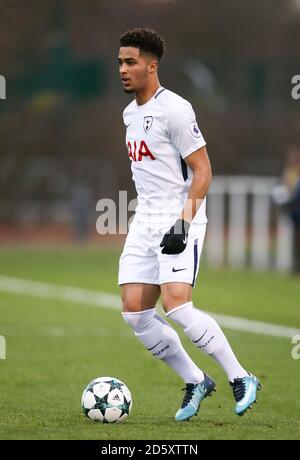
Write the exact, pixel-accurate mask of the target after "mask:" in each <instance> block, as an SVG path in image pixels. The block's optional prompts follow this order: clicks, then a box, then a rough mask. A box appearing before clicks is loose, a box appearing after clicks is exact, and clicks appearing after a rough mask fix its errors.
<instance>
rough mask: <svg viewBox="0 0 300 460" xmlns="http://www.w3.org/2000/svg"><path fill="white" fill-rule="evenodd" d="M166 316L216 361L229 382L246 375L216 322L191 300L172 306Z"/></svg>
mask: <svg viewBox="0 0 300 460" xmlns="http://www.w3.org/2000/svg"><path fill="white" fill-rule="evenodd" d="M167 316H168V317H169V318H171V319H172V320H173V321H175V323H177V324H179V325H180V326H181V327H183V329H184V332H185V333H186V335H187V336H188V337H189V338H190V339H191V340H192V342H193V343H194V344H195V345H196V347H198V348H200V349H201V350H202V351H204V352H205V353H207V354H208V355H210V356H212V357H213V358H214V359H215V360H216V361H217V362H218V364H219V365H220V366H221V367H222V368H223V369H224V371H225V373H226V374H227V377H228V379H229V381H230V382H232V381H233V380H234V379H235V378H240V377H245V376H246V375H248V373H247V371H246V370H245V369H244V368H243V367H242V366H241V365H240V363H239V362H238V360H237V358H236V356H235V355H234V353H233V351H232V349H231V347H230V345H229V343H228V341H227V339H226V337H225V335H224V333H223V332H222V330H221V328H220V327H219V325H218V323H217V322H216V321H215V320H214V319H213V318H212V317H211V316H209V315H207V314H206V313H203V312H202V311H200V310H199V309H198V308H195V307H194V306H193V302H187V303H185V304H183V305H180V306H179V307H176V308H174V309H173V310H171V311H169V312H168V313H167Z"/></svg>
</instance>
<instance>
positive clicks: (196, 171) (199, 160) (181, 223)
mask: <svg viewBox="0 0 300 460" xmlns="http://www.w3.org/2000/svg"><path fill="white" fill-rule="evenodd" d="M184 161H185V162H186V163H187V165H188V166H189V167H190V168H191V169H192V171H193V179H192V183H191V187H190V190H189V194H188V198H187V200H186V202H185V206H184V208H183V210H182V213H181V215H180V218H179V219H178V220H177V221H176V222H175V224H174V225H173V227H172V228H171V229H170V231H169V232H168V233H166V235H165V236H164V237H163V240H162V242H161V244H160V246H161V247H163V249H162V253H163V254H180V253H181V252H183V251H184V249H185V248H186V244H187V241H186V240H187V235H188V231H189V227H190V223H191V221H192V219H193V218H194V216H195V214H196V212H197V211H198V209H199V207H200V206H201V204H202V203H203V200H204V198H205V196H206V193H207V191H208V189H209V186H210V183H211V179H212V172H211V165H210V161H209V158H208V154H207V150H206V147H205V146H203V147H201V148H199V149H198V150H196V151H195V152H193V153H191V154H190V155H188V156H187V157H186V158H185V159H184Z"/></svg>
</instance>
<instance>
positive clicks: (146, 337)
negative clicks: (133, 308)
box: [122, 308, 204, 383]
mask: <svg viewBox="0 0 300 460" xmlns="http://www.w3.org/2000/svg"><path fill="white" fill-rule="evenodd" d="M122 315H123V318H124V320H125V321H126V322H127V323H128V324H129V325H130V326H131V327H132V329H133V330H134V333H135V335H136V337H137V338H138V339H139V340H140V341H141V342H142V343H143V345H144V346H145V347H146V349H147V350H148V351H150V352H151V353H152V355H153V356H155V357H156V358H158V359H161V360H162V361H164V362H165V363H166V364H168V366H170V367H171V368H172V369H174V370H175V371H176V372H177V374H179V375H180V377H181V378H182V379H183V380H184V382H185V383H199V382H202V381H203V379H204V374H203V372H202V371H201V370H200V369H199V368H198V367H197V366H196V364H195V363H194V362H193V361H192V360H191V358H190V357H189V355H188V354H187V353H186V351H185V350H184V348H183V346H182V344H181V342H180V339H179V336H178V334H177V332H176V331H175V330H174V329H173V328H172V327H171V326H170V324H168V323H167V321H165V320H164V319H163V318H162V317H161V316H159V315H158V314H157V313H156V310H155V308H152V309H151V310H145V311H142V312H125V313H124V312H123V313H122Z"/></svg>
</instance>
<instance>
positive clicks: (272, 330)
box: [0, 276, 300, 339]
mask: <svg viewBox="0 0 300 460" xmlns="http://www.w3.org/2000/svg"><path fill="white" fill-rule="evenodd" d="M0 291H2V292H7V293H10V294H15V295H28V296H31V297H40V298H44V299H55V300H64V301H67V302H74V303H79V304H85V305H93V306H96V307H101V308H107V309H109V310H118V311H121V307H122V303H121V299H120V297H119V296H117V295H114V294H108V293H105V292H98V291H91V290H88V289H82V288H77V287H72V286H63V285H58V284H50V283H41V282H37V281H29V280H24V279H20V278H13V277H8V276H0ZM207 313H209V314H210V315H211V316H212V317H213V318H215V320H216V321H217V322H218V323H219V325H220V326H222V327H225V328H227V329H234V330H237V331H244V332H253V333H256V334H263V335H269V336H273V337H287V338H289V339H290V338H291V337H293V336H295V335H300V330H299V329H295V328H292V327H288V326H281V325H279V324H270V323H264V322H262V321H254V320H250V319H245V318H238V317H235V316H227V315H222V314H219V313H212V312H207Z"/></svg>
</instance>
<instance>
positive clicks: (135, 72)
mask: <svg viewBox="0 0 300 460" xmlns="http://www.w3.org/2000/svg"><path fill="white" fill-rule="evenodd" d="M154 62H155V61H153V59H151V58H150V57H149V56H147V55H144V54H141V53H140V50H139V49H138V48H135V47H133V46H122V47H121V48H120V51H119V57H118V63H119V72H120V77H121V81H122V85H123V89H124V91H125V92H126V93H138V92H140V91H142V90H143V88H145V86H146V85H147V82H148V80H149V76H150V74H151V73H153V69H154V66H153V65H154Z"/></svg>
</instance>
